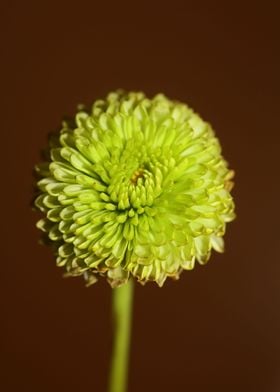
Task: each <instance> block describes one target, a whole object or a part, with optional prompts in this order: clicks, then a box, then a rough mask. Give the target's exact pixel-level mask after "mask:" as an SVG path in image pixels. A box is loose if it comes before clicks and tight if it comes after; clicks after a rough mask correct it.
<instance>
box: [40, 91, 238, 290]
mask: <svg viewBox="0 0 280 392" xmlns="http://www.w3.org/2000/svg"><path fill="white" fill-rule="evenodd" d="M49 152H50V155H49V160H48V162H45V163H43V164H40V165H38V166H37V172H38V174H39V176H40V180H39V181H38V183H37V186H38V190H39V192H38V196H37V198H36V201H35V205H36V207H37V208H38V209H40V210H41V211H42V212H43V214H44V218H43V219H41V220H40V221H39V222H38V224H37V226H38V227H39V228H40V229H41V230H42V231H43V232H45V236H46V237H47V238H48V242H49V243H51V244H52V246H53V248H54V251H55V254H56V260H57V265H58V266H63V267H64V268H65V269H66V274H67V275H70V276H77V275H83V276H84V277H85V279H86V281H87V284H91V283H94V282H95V281H96V280H97V278H98V276H100V275H101V276H105V277H106V278H107V279H108V281H109V283H110V284H111V285H112V287H117V286H120V285H122V284H124V283H125V282H126V281H127V280H128V278H129V277H130V276H133V277H135V278H136V279H137V280H138V281H139V282H141V283H145V282H147V281H155V282H157V284H158V285H160V286H161V285H162V284H163V283H164V281H165V279H166V278H167V277H172V278H175V279H177V278H178V277H179V274H180V273H181V272H182V271H183V270H191V269H193V267H194V265H195V261H196V260H197V261H198V262H199V263H201V264H205V263H206V262H207V261H208V259H209V257H210V253H211V250H212V248H213V249H214V250H216V251H218V252H222V251H223V235H224V234H225V228H226V223H227V222H230V221H231V220H233V219H234V203H233V200H232V197H231V195H230V190H231V188H232V185H233V183H232V178H233V171H232V170H229V169H228V165H227V162H226V161H225V160H224V159H223V157H222V155H221V147H220V144H219V141H218V139H217V138H216V137H215V134H214V131H213V130H212V128H211V125H210V124H209V123H207V122H204V121H203V120H202V119H201V118H200V117H199V115H198V114H196V113H194V112H193V110H192V109H190V108H189V107H188V106H187V105H185V104H183V103H180V102H177V101H171V100H169V99H168V98H166V97H165V96H164V95H162V94H159V95H157V96H155V97H154V98H153V99H148V98H146V96H145V95H144V94H143V93H133V92H132V93H125V92H123V91H117V92H113V93H110V94H109V95H108V96H107V98H106V99H104V100H98V101H96V102H94V104H93V106H92V108H91V109H90V110H86V109H85V108H83V107H80V108H79V110H78V112H77V114H76V117H75V120H74V121H65V122H63V127H62V129H61V131H60V133H59V135H58V137H57V138H56V139H55V140H52V141H51V143H50V146H49Z"/></svg>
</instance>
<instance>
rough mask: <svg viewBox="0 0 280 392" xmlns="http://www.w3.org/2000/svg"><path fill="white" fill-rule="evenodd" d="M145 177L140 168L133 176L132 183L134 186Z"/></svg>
mask: <svg viewBox="0 0 280 392" xmlns="http://www.w3.org/2000/svg"><path fill="white" fill-rule="evenodd" d="M143 177H144V170H143V169H141V168H140V169H138V170H136V171H135V172H134V173H133V176H132V177H131V179H130V182H131V183H132V184H133V185H136V184H137V181H138V178H143Z"/></svg>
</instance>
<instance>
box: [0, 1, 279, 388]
mask: <svg viewBox="0 0 280 392" xmlns="http://www.w3.org/2000/svg"><path fill="white" fill-rule="evenodd" d="M277 8H278V7H276V2H275V4H273V3H272V2H271V3H270V2H266V3H265V5H264V4H262V2H259V3H258V2H245V1H243V2H241V1H235V2H234V5H229V4H227V2H215V1H211V2H210V1H209V2H201V1H177V0H174V1H168V2H166V3H165V4H164V2H150V3H149V2H127V3H121V2H111V3H110V2H107V3H105V2H104V3H102V2H94V1H91V2H89V1H85V2H80V3H79V2H75V3H74V2H73V3H71V2H70V1H68V2H65V1H61V2H56V3H55V2H43V1H42V2H19V1H18V2H6V3H5V4H4V3H3V4H2V5H1V17H2V22H1V25H0V28H1V41H2V46H1V57H2V60H1V68H2V72H1V76H2V78H3V81H2V89H1V90H2V91H1V92H2V94H1V95H2V100H3V102H2V105H1V106H2V109H4V110H3V112H2V116H1V121H2V126H1V127H2V131H1V158H2V159H3V162H2V166H1V168H2V170H1V178H2V181H1V197H2V198H3V201H2V210H1V218H2V224H1V232H2V235H1V238H2V247H1V249H2V251H1V253H2V257H1V263H2V266H1V271H2V274H1V290H2V291H3V292H2V295H1V297H0V300H1V309H2V310H1V313H2V321H1V330H2V332H1V362H2V363H1V367H0V369H1V373H2V376H1V378H0V389H1V390H2V391H5V392H10V391H29V392H30V391H40V392H49V391H68V392H72V391H82V390H90V391H98V392H103V391H105V385H106V375H107V368H108V360H109V355H110V344H111V338H110V332H111V330H110V328H111V327H110V288H109V286H108V285H107V284H106V283H105V282H103V281H99V283H98V284H97V285H95V286H93V287H91V288H90V289H85V288H84V286H83V281H82V279H81V280H80V279H72V280H71V279H69V280H64V279H62V271H61V270H60V269H58V268H56V267H55V262H54V260H53V257H52V255H51V253H50V251H49V250H48V249H46V248H43V247H41V246H39V245H38V244H37V241H38V238H39V233H38V232H37V230H36V229H35V227H34V224H35V222H36V220H37V218H38V216H37V215H36V214H34V213H33V212H31V211H30V207H29V202H30V199H31V197H32V181H33V179H32V174H31V173H32V168H33V166H34V164H35V163H36V162H38V160H39V153H40V149H41V148H42V147H44V146H45V145H46V138H47V134H48V132H49V131H50V130H53V129H55V128H57V126H59V124H60V120H61V117H62V115H64V114H73V113H74V111H75V107H76V104H77V103H80V102H85V103H91V101H93V100H94V99H96V98H99V97H102V96H104V95H105V94H106V93H107V92H108V91H109V90H113V89H115V88H118V87H122V88H125V89H128V90H143V91H145V92H146V93H147V94H148V95H149V96H152V95H153V94H155V93H157V92H159V91H162V92H164V93H165V94H166V95H167V96H169V97H170V98H176V99H179V100H182V101H185V102H188V103H189V104H190V105H191V106H192V107H193V108H195V110H196V111H198V112H199V113H200V114H201V115H202V116H203V117H204V118H205V119H207V120H209V121H210V122H211V123H212V124H213V126H214V128H215V129H216V131H217V134H218V136H219V138H220V140H221V142H222V145H223V149H224V155H225V157H226V158H227V159H228V160H229V162H230V164H231V166H232V168H234V169H235V170H236V173H237V175H236V187H235V189H234V196H235V200H236V204H237V214H238V219H237V220H236V221H235V222H234V223H233V224H231V225H229V227H228V232H227V236H226V245H227V249H226V253H225V254H224V255H216V254H215V255H213V257H212V258H211V260H210V262H209V264H208V265H207V266H206V267H199V266H197V267H196V269H195V270H194V271H193V272H189V273H188V272H185V273H184V274H182V276H181V279H180V280H179V281H178V282H171V281H168V282H167V283H166V285H165V286H164V288H162V289H158V288H157V287H156V286H154V285H152V284H150V285H147V286H146V287H144V288H143V287H140V286H139V285H138V286H137V288H136V293H135V312H134V323H133V346H132V353H131V368H130V379H129V386H130V387H129V391H130V392H132V391H133V392H140V391H143V390H144V391H147V392H148V391H162V392H163V391H192V392H202V391H207V392H208V391H209V392H210V391H215V392H224V391H227V392H233V391H234V392H236V391H240V392H243V391H244V392H245V391H246V392H277V391H279V390H280V340H279V327H280V314H279V305H280V290H279V289H280V287H279V281H280V279H279V274H280V260H279V239H278V236H279V147H280V137H279V91H280V86H279V66H280V61H279V46H278V42H279V41H278V38H279V37H278V27H279V26H278V24H279V21H278V15H279V9H277Z"/></svg>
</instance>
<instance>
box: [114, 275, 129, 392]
mask: <svg viewBox="0 0 280 392" xmlns="http://www.w3.org/2000/svg"><path fill="white" fill-rule="evenodd" d="M112 295H113V317H114V320H113V321H114V345H113V352H112V362H111V372H110V379H109V392H126V385H127V378H128V377H127V376H128V356H129V344H130V329H131V310H132V297H133V282H132V280H129V281H128V282H127V283H126V284H125V285H123V286H121V287H119V288H116V289H113V293H112Z"/></svg>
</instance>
